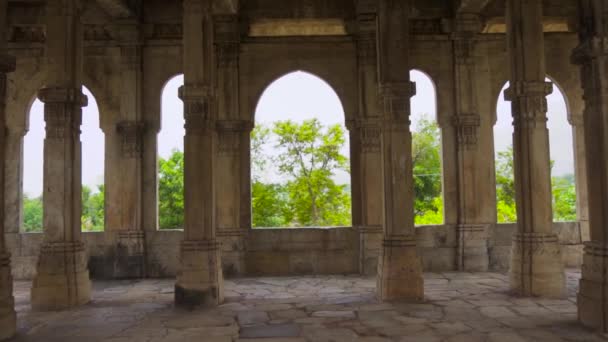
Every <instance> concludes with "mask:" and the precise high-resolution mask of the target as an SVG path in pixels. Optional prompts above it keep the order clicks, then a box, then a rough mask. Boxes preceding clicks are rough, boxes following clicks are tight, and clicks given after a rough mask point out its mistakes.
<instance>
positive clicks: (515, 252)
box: [505, 0, 565, 297]
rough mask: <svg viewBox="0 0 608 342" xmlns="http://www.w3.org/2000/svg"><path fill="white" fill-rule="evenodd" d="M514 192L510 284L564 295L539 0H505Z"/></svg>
mask: <svg viewBox="0 0 608 342" xmlns="http://www.w3.org/2000/svg"><path fill="white" fill-rule="evenodd" d="M506 7H507V41H508V47H509V57H510V60H511V79H510V88H509V89H507V91H506V93H505V97H506V98H507V99H508V100H510V101H511V102H512V104H511V107H512V113H513V126H514V133H513V150H514V169H515V195H516V196H515V197H516V204H517V225H518V230H517V233H516V234H515V236H514V237H513V245H512V246H513V247H512V249H511V267H510V278H511V288H512V289H513V290H514V291H515V292H517V293H519V294H521V295H528V296H549V297H559V296H563V295H564V294H565V278H564V270H563V265H562V260H561V252H560V245H559V241H558V238H557V235H556V234H555V233H554V232H553V228H552V225H553V217H552V208H551V202H552V197H551V167H550V158H549V132H548V130H547V99H546V96H547V95H548V94H550V93H551V91H552V84H551V83H546V82H545V77H546V71H545V63H544V56H545V51H544V37H543V26H542V18H543V14H542V1H541V0H532V1H530V0H508V1H507V2H506Z"/></svg>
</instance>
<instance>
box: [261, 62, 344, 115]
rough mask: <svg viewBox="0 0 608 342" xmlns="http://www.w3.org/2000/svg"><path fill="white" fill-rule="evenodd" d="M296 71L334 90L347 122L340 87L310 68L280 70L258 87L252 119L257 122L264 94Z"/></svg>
mask: <svg viewBox="0 0 608 342" xmlns="http://www.w3.org/2000/svg"><path fill="white" fill-rule="evenodd" d="M296 73H304V74H306V75H310V76H312V77H314V78H316V79H318V80H319V81H321V82H323V83H324V84H326V85H327V86H328V87H329V88H330V89H331V90H332V92H333V93H334V94H335V95H336V97H337V98H338V100H339V101H340V105H341V106H342V110H343V112H344V113H343V114H344V122H347V120H348V119H347V115H348V114H347V112H346V111H345V108H344V101H343V97H342V96H340V92H339V89H338V88H336V87H335V86H334V85H332V83H331V82H330V81H328V80H327V78H325V77H323V76H320V75H318V74H316V73H314V72H311V71H308V70H304V69H296V70H290V71H286V72H280V73H277V75H275V77H273V78H272V79H271V80H270V81H268V82H267V83H266V84H265V86H264V87H263V88H261V89H257V91H256V96H255V98H257V101H256V102H255V106H253V114H252V121H253V122H255V121H256V119H257V118H256V111H257V108H258V106H259V104H260V101H261V100H262V98H263V97H264V94H265V93H266V91H267V90H268V89H269V88H271V87H272V86H273V85H274V84H276V82H279V81H281V80H282V79H284V78H285V77H286V76H289V75H293V74H296Z"/></svg>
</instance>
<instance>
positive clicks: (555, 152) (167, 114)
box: [23, 70, 574, 197]
mask: <svg viewBox="0 0 608 342" xmlns="http://www.w3.org/2000/svg"><path fill="white" fill-rule="evenodd" d="M410 75H411V79H412V81H413V82H416V88H417V94H416V96H414V97H413V98H412V100H411V101H412V102H411V103H412V129H415V128H416V126H417V122H418V120H419V119H420V117H421V116H422V115H424V114H427V115H429V116H430V117H432V118H436V116H437V109H436V99H435V90H434V85H433V83H432V81H431V80H430V79H429V78H428V77H427V76H426V75H425V74H423V73H421V72H419V71H416V70H413V71H412V72H411V73H410ZM182 84H183V76H181V75H180V76H176V77H174V78H173V79H171V80H170V81H169V82H168V83H167V85H166V86H165V88H164V91H163V93H162V123H161V125H162V126H161V131H160V133H159V137H158V139H159V140H158V151H159V155H160V156H161V157H164V158H166V157H168V156H169V155H170V154H171V151H172V150H174V149H178V150H181V151H183V136H184V127H183V126H184V117H183V104H182V102H181V100H180V99H179V98H178V96H177V91H178V88H179V87H180V86H181V85H182ZM83 92H84V93H85V94H86V95H87V96H88V97H89V106H88V107H85V108H83V125H82V136H81V141H82V142H83V144H82V145H83V147H82V148H83V160H82V161H83V163H82V166H83V167H82V172H83V183H84V184H86V185H88V186H90V187H92V188H94V187H95V185H97V184H102V183H103V158H104V139H103V133H102V132H101V129H100V128H99V112H98V108H97V103H96V101H95V98H94V97H93V96H92V94H91V93H90V91H89V90H88V89H86V88H83ZM548 104H549V113H548V117H549V123H548V125H549V132H550V143H551V159H552V160H554V161H555V167H554V169H553V171H554V172H553V173H554V174H555V175H561V174H567V173H573V172H574V161H573V152H572V150H573V148H572V147H573V145H572V131H571V127H570V125H569V124H568V122H567V116H566V104H565V101H564V99H563V97H562V96H561V93H560V91H559V89H558V88H557V87H555V90H554V92H553V94H552V95H550V96H548ZM43 109H44V107H43V104H42V103H41V102H40V101H38V100H36V101H35V102H34V104H33V105H32V107H31V112H30V128H29V131H28V133H27V135H26V136H25V140H24V178H23V187H24V192H25V193H27V194H28V195H29V196H32V197H35V196H39V195H40V194H41V192H42V160H43V155H42V146H43V139H44V120H43V117H44V115H43ZM255 114H256V122H261V123H265V124H269V123H271V122H274V121H277V120H288V119H291V120H293V121H296V122H302V121H303V120H306V119H310V118H313V117H316V118H317V119H319V120H320V121H321V122H322V123H323V124H325V125H331V124H341V125H344V110H343V108H342V105H341V103H340V99H339V98H338V96H337V95H336V93H335V92H334V90H333V89H332V88H331V87H330V86H329V85H328V84H327V83H325V82H324V81H323V80H321V79H320V78H318V77H316V76H313V75H311V74H308V73H305V72H293V73H290V74H288V75H285V76H284V77H282V78H280V79H278V80H277V81H275V82H274V83H272V84H271V85H270V86H269V87H268V88H267V89H266V91H265V92H264V94H263V95H262V97H261V98H260V101H259V103H258V107H257V108H256V113H255ZM497 119H498V120H497V124H496V126H495V128H494V135H495V147H496V151H502V150H504V149H505V148H506V147H507V146H509V145H510V144H511V141H512V131H513V127H512V125H511V122H512V119H511V107H510V103H509V102H506V101H504V99H503V96H500V97H499V99H498V107H497ZM346 138H347V141H348V136H346ZM348 151H349V147H348V144H346V146H345V148H344V150H343V153H344V155H346V156H349V152H348ZM336 179H337V181H339V182H340V183H349V182H350V177H349V176H348V174H347V173H345V172H340V173H339V174H338V175H337V177H336Z"/></svg>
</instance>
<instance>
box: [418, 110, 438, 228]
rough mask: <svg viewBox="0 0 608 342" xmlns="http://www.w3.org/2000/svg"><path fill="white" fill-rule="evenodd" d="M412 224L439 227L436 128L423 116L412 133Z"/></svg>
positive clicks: (433, 123)
mask: <svg viewBox="0 0 608 342" xmlns="http://www.w3.org/2000/svg"><path fill="white" fill-rule="evenodd" d="M412 162H413V168H414V194H415V200H414V214H415V223H416V224H417V225H422V224H442V223H443V200H442V198H441V139H440V136H439V127H438V126H437V124H436V123H435V122H434V121H432V120H430V119H429V118H428V117H427V116H424V117H423V118H422V119H420V121H419V122H418V123H417V127H415V129H414V131H413V132H412Z"/></svg>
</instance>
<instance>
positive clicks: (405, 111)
mask: <svg viewBox="0 0 608 342" xmlns="http://www.w3.org/2000/svg"><path fill="white" fill-rule="evenodd" d="M379 90H380V91H379V99H380V108H381V109H382V113H383V115H384V120H385V121H388V122H392V123H402V124H407V125H408V126H409V116H410V98H411V97H412V96H414V95H416V84H415V83H414V82H411V81H407V82H391V83H383V84H380V86H379Z"/></svg>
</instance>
